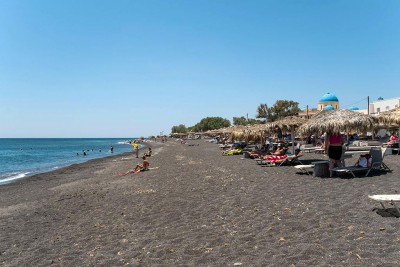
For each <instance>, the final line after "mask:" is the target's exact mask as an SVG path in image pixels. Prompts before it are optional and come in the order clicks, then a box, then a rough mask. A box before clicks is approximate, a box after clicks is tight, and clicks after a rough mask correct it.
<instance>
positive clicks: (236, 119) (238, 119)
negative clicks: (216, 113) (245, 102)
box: [233, 116, 248, 125]
mask: <svg viewBox="0 0 400 267" xmlns="http://www.w3.org/2000/svg"><path fill="white" fill-rule="evenodd" d="M247 124H248V121H247V119H246V118H245V117H244V116H242V117H233V125H247Z"/></svg>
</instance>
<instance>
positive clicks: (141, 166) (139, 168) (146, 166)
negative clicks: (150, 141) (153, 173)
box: [133, 156, 150, 173]
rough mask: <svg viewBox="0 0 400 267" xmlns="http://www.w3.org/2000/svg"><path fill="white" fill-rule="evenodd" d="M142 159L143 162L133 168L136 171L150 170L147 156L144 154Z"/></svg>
mask: <svg viewBox="0 0 400 267" xmlns="http://www.w3.org/2000/svg"><path fill="white" fill-rule="evenodd" d="M142 159H143V162H142V163H139V164H138V165H136V167H135V169H134V170H133V172H134V173H136V172H142V171H148V170H149V166H150V163H149V162H148V161H147V159H146V156H143V157H142Z"/></svg>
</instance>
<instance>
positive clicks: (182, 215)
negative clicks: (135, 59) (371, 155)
mask: <svg viewBox="0 0 400 267" xmlns="http://www.w3.org/2000/svg"><path fill="white" fill-rule="evenodd" d="M190 144H199V146H188V145H183V144H180V143H179V142H176V141H169V142H167V143H165V144H161V143H153V144H152V147H153V150H154V152H155V153H154V154H155V155H154V156H152V157H151V158H150V159H149V160H150V163H151V166H150V167H153V168H154V167H158V168H155V169H152V170H150V171H146V172H143V173H139V174H130V175H127V176H122V177H119V176H117V175H116V174H117V173H118V172H122V171H128V170H130V169H133V167H134V166H135V165H136V163H138V162H139V160H138V159H136V158H135V156H134V155H133V153H129V154H125V155H117V156H113V157H109V158H104V159H96V160H92V161H89V162H87V163H83V164H79V165H73V166H70V167H67V168H63V169H60V170H57V171H54V172H50V173H45V174H40V175H36V176H34V177H31V178H29V179H25V180H21V181H19V182H17V183H14V184H9V185H4V186H0V233H1V234H0V265H1V266H50V265H51V266H126V265H128V266H399V265H400V219H398V218H395V217H393V216H391V215H390V214H389V213H385V212H384V211H383V210H382V209H381V208H380V205H379V202H375V201H373V200H370V199H369V198H368V195H372V194H393V193H397V192H398V191H399V190H400V187H399V183H400V180H399V173H400V166H399V165H400V164H399V159H400V156H397V155H393V156H392V155H389V156H387V157H385V162H386V163H387V165H388V166H389V167H390V168H391V169H393V171H392V172H390V173H381V174H379V173H377V174H372V175H370V177H366V178H364V177H360V178H354V179H353V178H351V177H350V176H344V177H343V178H317V177H313V176H309V175H301V174H297V173H296V169H295V168H293V167H290V166H285V167H260V166H258V165H257V164H256V163H255V161H253V160H250V159H240V158H241V157H242V156H222V155H221V152H220V151H219V149H218V146H217V145H215V144H210V143H207V142H205V141H204V140H199V141H191V142H190ZM142 153H143V151H142V152H141V154H142ZM317 159H325V156H324V155H319V154H314V153H305V154H304V156H303V158H302V160H303V161H305V162H306V163H307V162H311V161H313V160H317ZM354 161H355V159H354V158H353V159H351V160H349V161H348V164H351V163H352V162H354ZM396 190H397V191H396ZM374 208H377V209H375V210H373V209H374Z"/></svg>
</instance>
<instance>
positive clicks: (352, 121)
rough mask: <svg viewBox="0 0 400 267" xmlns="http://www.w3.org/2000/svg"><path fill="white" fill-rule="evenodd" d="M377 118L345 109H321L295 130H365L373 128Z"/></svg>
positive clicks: (305, 134)
mask: <svg viewBox="0 0 400 267" xmlns="http://www.w3.org/2000/svg"><path fill="white" fill-rule="evenodd" d="M376 123H377V119H376V118H375V117H372V116H370V115H366V114H363V113H360V112H355V111H351V110H347V109H340V110H339V109H336V110H323V111H321V112H319V113H317V114H316V115H314V116H313V117H312V118H311V119H310V120H308V121H307V122H306V123H304V124H303V125H301V126H300V127H299V128H298V129H297V132H298V133H299V134H301V135H303V136H307V135H309V134H318V135H319V134H322V133H324V132H327V133H340V132H345V133H350V132H367V131H370V130H373V129H374V126H375V125H376Z"/></svg>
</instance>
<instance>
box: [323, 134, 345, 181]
mask: <svg viewBox="0 0 400 267" xmlns="http://www.w3.org/2000/svg"><path fill="white" fill-rule="evenodd" d="M343 143H344V141H343V137H342V135H341V134H340V133H329V134H328V135H327V136H326V139H325V151H327V153H328V157H329V174H330V177H332V176H333V168H335V166H338V167H340V166H341V165H342V163H341V162H340V159H341V157H342V152H343V147H342V146H343Z"/></svg>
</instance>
